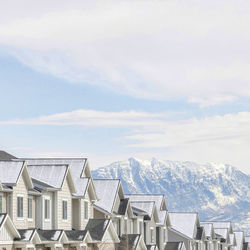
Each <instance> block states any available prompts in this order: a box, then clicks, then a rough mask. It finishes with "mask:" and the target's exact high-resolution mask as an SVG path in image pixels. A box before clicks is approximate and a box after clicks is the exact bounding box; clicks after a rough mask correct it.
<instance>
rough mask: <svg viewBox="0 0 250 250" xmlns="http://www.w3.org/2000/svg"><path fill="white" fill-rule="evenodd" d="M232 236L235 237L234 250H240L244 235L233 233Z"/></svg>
mask: <svg viewBox="0 0 250 250" xmlns="http://www.w3.org/2000/svg"><path fill="white" fill-rule="evenodd" d="M234 235H235V239H236V246H235V250H240V249H241V247H242V245H243V237H244V233H243V232H234Z"/></svg>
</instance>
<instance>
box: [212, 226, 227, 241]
mask: <svg viewBox="0 0 250 250" xmlns="http://www.w3.org/2000/svg"><path fill="white" fill-rule="evenodd" d="M214 232H215V233H216V234H218V235H220V236H222V238H224V239H225V240H226V239H227V236H228V229H227V228H214Z"/></svg>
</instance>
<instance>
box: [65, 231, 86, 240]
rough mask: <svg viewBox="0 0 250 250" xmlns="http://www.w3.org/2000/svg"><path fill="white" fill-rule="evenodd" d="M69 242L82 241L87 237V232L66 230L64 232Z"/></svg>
mask: <svg viewBox="0 0 250 250" xmlns="http://www.w3.org/2000/svg"><path fill="white" fill-rule="evenodd" d="M65 233H66V235H67V237H68V240H69V241H84V240H85V238H86V237H87V234H88V231H87V230H67V231H65Z"/></svg>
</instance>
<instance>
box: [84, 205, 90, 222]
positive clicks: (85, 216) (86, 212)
mask: <svg viewBox="0 0 250 250" xmlns="http://www.w3.org/2000/svg"><path fill="white" fill-rule="evenodd" d="M83 204H84V220H88V219H89V201H88V200H84V202H83ZM86 205H87V206H86Z"/></svg>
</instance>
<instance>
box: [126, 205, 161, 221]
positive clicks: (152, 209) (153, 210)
mask: <svg viewBox="0 0 250 250" xmlns="http://www.w3.org/2000/svg"><path fill="white" fill-rule="evenodd" d="M130 205H131V207H132V208H136V209H140V210H142V211H145V212H146V213H147V216H146V217H145V219H146V220H150V219H151V218H152V217H153V216H154V213H156V216H157V220H156V222H158V221H159V218H158V213H157V210H156V206H155V202H154V201H134V202H130Z"/></svg>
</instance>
